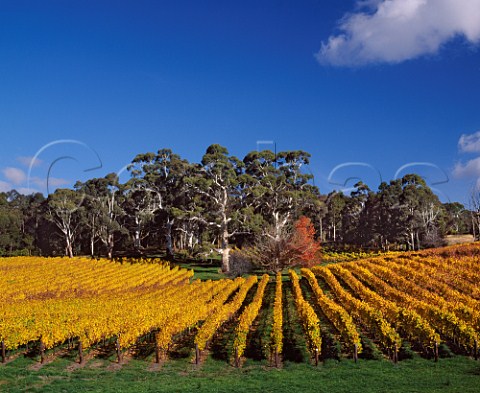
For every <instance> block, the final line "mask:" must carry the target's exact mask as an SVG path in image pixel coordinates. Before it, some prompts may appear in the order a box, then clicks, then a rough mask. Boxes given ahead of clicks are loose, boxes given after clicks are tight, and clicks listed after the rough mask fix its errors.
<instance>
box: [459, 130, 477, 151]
mask: <svg viewBox="0 0 480 393" xmlns="http://www.w3.org/2000/svg"><path fill="white" fill-rule="evenodd" d="M458 147H459V149H460V151H462V152H464V153H479V152H480V131H477V132H476V133H474V134H469V135H468V134H463V135H462V136H461V137H460V140H459V141H458Z"/></svg>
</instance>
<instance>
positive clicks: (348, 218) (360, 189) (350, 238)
mask: <svg viewBox="0 0 480 393" xmlns="http://www.w3.org/2000/svg"><path fill="white" fill-rule="evenodd" d="M354 187H355V189H354V190H353V191H352V192H351V193H350V198H347V199H346V203H345V206H344V208H343V211H342V227H343V241H344V242H346V243H350V244H365V243H366V242H368V239H367V237H368V232H369V231H368V224H367V222H365V221H364V220H363V219H364V214H363V213H364V212H365V209H366V207H367V202H368V199H369V198H370V197H371V193H372V192H371V190H370V188H369V187H368V186H367V185H366V184H365V183H363V182H362V181H359V182H358V183H356V184H355V185H354Z"/></svg>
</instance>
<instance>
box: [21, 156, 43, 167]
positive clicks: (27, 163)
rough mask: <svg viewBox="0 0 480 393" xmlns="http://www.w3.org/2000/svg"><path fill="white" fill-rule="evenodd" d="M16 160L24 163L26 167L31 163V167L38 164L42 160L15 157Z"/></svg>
mask: <svg viewBox="0 0 480 393" xmlns="http://www.w3.org/2000/svg"><path fill="white" fill-rule="evenodd" d="M17 161H18V162H20V163H21V164H23V165H25V166H26V167H30V165H31V166H32V168H34V167H37V166H40V165H41V164H42V160H40V159H39V158H35V157H24V156H22V157H17Z"/></svg>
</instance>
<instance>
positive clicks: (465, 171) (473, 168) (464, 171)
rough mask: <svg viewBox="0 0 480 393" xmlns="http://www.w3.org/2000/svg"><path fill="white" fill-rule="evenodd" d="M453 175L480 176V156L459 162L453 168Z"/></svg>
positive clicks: (459, 176) (458, 176)
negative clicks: (464, 162) (463, 162)
mask: <svg viewBox="0 0 480 393" xmlns="http://www.w3.org/2000/svg"><path fill="white" fill-rule="evenodd" d="M453 175H454V176H455V177H457V178H461V177H480V157H477V158H474V159H473V160H470V161H468V162H467V163H466V164H462V163H457V164H456V165H455V167H454V168H453Z"/></svg>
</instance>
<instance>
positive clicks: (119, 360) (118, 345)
mask: <svg viewBox="0 0 480 393" xmlns="http://www.w3.org/2000/svg"><path fill="white" fill-rule="evenodd" d="M115 348H116V350H117V360H118V363H121V362H122V351H121V349H120V341H119V339H118V337H117V340H116V341H115Z"/></svg>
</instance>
